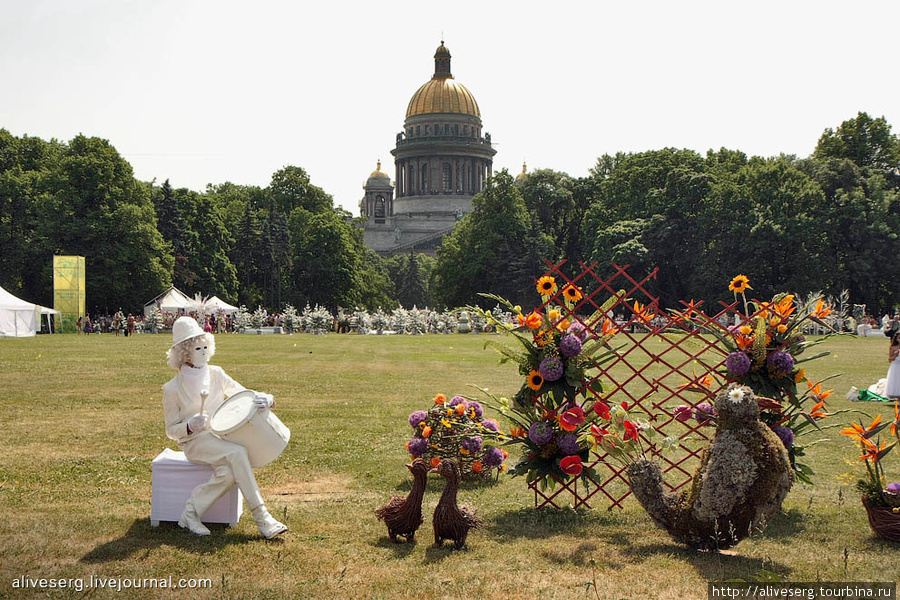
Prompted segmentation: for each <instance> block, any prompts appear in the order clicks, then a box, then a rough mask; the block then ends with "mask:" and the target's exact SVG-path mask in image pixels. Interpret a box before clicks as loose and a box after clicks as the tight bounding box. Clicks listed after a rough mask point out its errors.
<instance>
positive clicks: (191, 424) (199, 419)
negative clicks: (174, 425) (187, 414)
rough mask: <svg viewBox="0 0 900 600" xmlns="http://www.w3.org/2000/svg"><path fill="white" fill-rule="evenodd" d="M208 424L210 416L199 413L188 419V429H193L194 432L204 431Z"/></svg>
mask: <svg viewBox="0 0 900 600" xmlns="http://www.w3.org/2000/svg"><path fill="white" fill-rule="evenodd" d="M208 424H209V417H208V416H206V415H203V414H199V413H198V414H196V415H194V416H193V417H191V418H190V419H188V422H187V426H188V429H190V430H191V433H192V434H194V433H199V432H200V431H203V430H204V429H206V426H207V425H208Z"/></svg>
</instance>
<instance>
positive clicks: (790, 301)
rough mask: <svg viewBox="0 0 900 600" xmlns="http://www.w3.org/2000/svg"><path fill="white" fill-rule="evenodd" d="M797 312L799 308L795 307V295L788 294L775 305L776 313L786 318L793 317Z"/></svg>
mask: <svg viewBox="0 0 900 600" xmlns="http://www.w3.org/2000/svg"><path fill="white" fill-rule="evenodd" d="M795 310H797V307H796V306H795V305H794V295H793V294H788V295H787V296H785V297H784V298H782V299H781V300H779V301H778V304H776V305H775V312H776V313H778V314H779V315H781V316H782V317H785V318H787V317H789V316H791V314H793V312H794V311H795Z"/></svg>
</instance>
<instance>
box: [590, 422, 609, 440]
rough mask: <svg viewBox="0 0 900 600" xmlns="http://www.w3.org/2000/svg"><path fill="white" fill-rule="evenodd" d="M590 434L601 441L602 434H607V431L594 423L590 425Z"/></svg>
mask: <svg viewBox="0 0 900 600" xmlns="http://www.w3.org/2000/svg"><path fill="white" fill-rule="evenodd" d="M591 435H593V436H594V438H596V440H597V441H598V442H602V441H603V436H605V435H609V431H608V430H606V429H602V428H600V427H597V426H596V425H591Z"/></svg>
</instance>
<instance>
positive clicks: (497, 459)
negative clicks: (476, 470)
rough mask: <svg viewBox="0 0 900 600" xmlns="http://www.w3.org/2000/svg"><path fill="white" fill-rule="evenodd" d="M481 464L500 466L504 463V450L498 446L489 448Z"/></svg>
mask: <svg viewBox="0 0 900 600" xmlns="http://www.w3.org/2000/svg"><path fill="white" fill-rule="evenodd" d="M481 464H483V465H484V466H485V467H487V468H491V467H499V466H500V465H501V464H503V450H501V449H500V448H497V447H492V448H488V449H487V451H486V452H485V453H484V457H483V458H482V459H481Z"/></svg>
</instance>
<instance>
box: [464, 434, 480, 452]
mask: <svg viewBox="0 0 900 600" xmlns="http://www.w3.org/2000/svg"><path fill="white" fill-rule="evenodd" d="M481 444H482V439H481V438H480V437H478V436H477V435H473V436H472V437H464V438H463V439H462V441H460V442H459V445H460V446H461V447H462V448H465V449H466V450H468V451H469V452H478V451H479V450H481Z"/></svg>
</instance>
